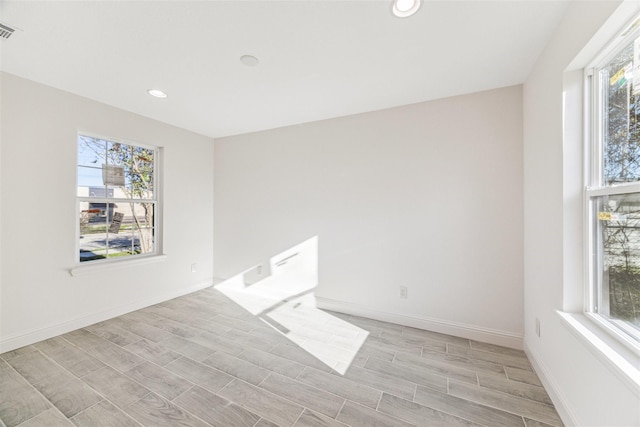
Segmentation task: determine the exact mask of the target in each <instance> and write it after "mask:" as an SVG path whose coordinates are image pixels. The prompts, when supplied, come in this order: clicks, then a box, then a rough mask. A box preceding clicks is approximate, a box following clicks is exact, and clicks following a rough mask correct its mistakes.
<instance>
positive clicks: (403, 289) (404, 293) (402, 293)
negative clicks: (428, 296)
mask: <svg viewBox="0 0 640 427" xmlns="http://www.w3.org/2000/svg"><path fill="white" fill-rule="evenodd" d="M400 298H402V299H407V287H406V286H400Z"/></svg>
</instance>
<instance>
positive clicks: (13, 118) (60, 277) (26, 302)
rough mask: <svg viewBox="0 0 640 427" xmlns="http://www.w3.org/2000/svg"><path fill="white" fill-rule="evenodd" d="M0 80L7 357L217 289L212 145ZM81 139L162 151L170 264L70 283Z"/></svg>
mask: <svg viewBox="0 0 640 427" xmlns="http://www.w3.org/2000/svg"><path fill="white" fill-rule="evenodd" d="M0 78H1V80H0V82H1V86H0V87H1V111H2V116H1V119H2V123H1V135H0V136H1V146H0V147H1V148H0V149H1V152H2V157H1V161H2V164H1V166H2V168H1V175H0V179H1V182H2V194H1V196H2V197H1V199H0V203H1V204H2V217H1V225H0V228H1V230H2V245H1V249H0V250H1V253H2V259H1V276H0V278H1V284H2V290H1V292H2V294H1V296H2V299H1V301H0V352H2V351H7V350H11V349H12V348H16V347H19V346H22V345H25V344H29V343H31V342H34V341H37V340H40V339H43V338H47V337H50V336H53V335H56V334H59V333H62V332H66V331H69V330H72V329H75V328H77V327H80V326H85V325H87V324H90V323H93V322H96V321H99V320H103V319H105V318H108V317H112V316H115V315H118V314H121V313H124V312H127V311H130V310H134V309H137V308H140V307H143V306H146V305H149V304H152V303H156V302H159V301H161V300H165V299H169V298H171V297H174V296H177V295H180V294H183V293H186V292H190V291H193V290H195V289H197V288H199V287H202V286H204V285H207V284H210V281H211V278H212V277H213V141H212V140H211V139H209V138H206V137H203V136H199V135H196V134H193V133H190V132H187V131H184V130H180V129H177V128H175V127H172V126H168V125H165V124H162V123H159V122H156V121H153V120H150V119H147V118H144V117H141V116H137V115H134V114H131V113H128V112H125V111H121V110H118V109H115V108H112V107H109V106H106V105H103V104H99V103H96V102H94V101H91V100H88V99H85V98H80V97H78V96H75V95H72V94H69V93H65V92H62V91H59V90H56V89H53V88H50V87H46V86H43V85H40V84H37V83H34V82H31V81H27V80H24V79H21V78H18V77H15V76H12V75H9V74H6V73H2V74H1V75H0ZM149 102H158V101H156V100H153V99H150V100H149ZM78 131H85V132H92V133H95V134H99V135H104V136H110V137H114V138H121V139H125V140H130V141H134V142H139V143H143V144H149V145H156V146H160V147H163V149H164V156H163V157H164V159H163V163H164V171H163V172H164V174H163V183H164V215H163V218H164V253H165V254H166V255H167V257H166V259H165V260H164V261H161V262H157V263H152V264H145V265H129V266H128V267H122V268H117V269H108V270H95V271H89V272H85V273H84V274H82V275H79V276H77V277H71V276H70V274H69V269H70V268H72V267H74V265H75V262H76V261H75V260H76V257H77V254H76V241H75V239H76V222H75V221H76V211H75V206H76V201H75V193H76V187H75V185H76V150H77V132H78ZM192 263H197V265H198V267H197V271H196V272H195V273H191V269H190V266H191V264H192Z"/></svg>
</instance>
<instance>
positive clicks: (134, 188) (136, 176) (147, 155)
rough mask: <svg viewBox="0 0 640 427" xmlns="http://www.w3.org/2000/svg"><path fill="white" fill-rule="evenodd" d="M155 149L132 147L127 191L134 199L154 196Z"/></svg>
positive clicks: (127, 170) (127, 174) (127, 171)
mask: <svg viewBox="0 0 640 427" xmlns="http://www.w3.org/2000/svg"><path fill="white" fill-rule="evenodd" d="M153 166H154V153H153V150H150V149H147V148H142V147H132V150H131V157H130V158H129V159H128V161H127V164H126V169H125V170H126V177H127V191H129V193H130V194H131V197H133V198H134V199H152V198H153Z"/></svg>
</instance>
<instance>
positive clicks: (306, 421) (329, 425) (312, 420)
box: [294, 409, 348, 427]
mask: <svg viewBox="0 0 640 427" xmlns="http://www.w3.org/2000/svg"><path fill="white" fill-rule="evenodd" d="M294 427H348V426H347V424H344V423H341V422H340V421H336V420H334V419H333V418H329V417H327V416H325V415H322V414H318V413H317V412H313V411H311V410H309V409H305V410H304V412H303V413H302V415H300V418H298V421H296V423H295V424H294Z"/></svg>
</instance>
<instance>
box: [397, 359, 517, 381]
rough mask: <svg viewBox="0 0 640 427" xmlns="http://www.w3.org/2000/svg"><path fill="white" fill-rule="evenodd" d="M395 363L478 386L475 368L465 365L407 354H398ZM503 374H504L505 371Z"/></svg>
mask: <svg viewBox="0 0 640 427" xmlns="http://www.w3.org/2000/svg"><path fill="white" fill-rule="evenodd" d="M393 363H394V364H397V365H402V366H408V367H413V368H416V369H420V370H423V371H425V372H430V373H432V374H436V375H440V376H444V377H447V378H455V379H457V380H460V381H466V382H468V383H473V384H477V382H478V377H477V375H476V371H475V370H473V366H465V365H464V363H459V362H455V363H451V362H449V361H446V360H436V359H428V358H423V357H420V356H416V355H415V354H407V353H398V354H397V355H396V357H395V359H394V360H393ZM502 372H503V373H504V370H503V371H502Z"/></svg>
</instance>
